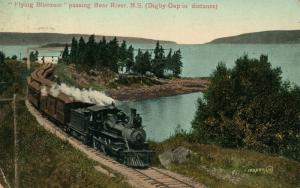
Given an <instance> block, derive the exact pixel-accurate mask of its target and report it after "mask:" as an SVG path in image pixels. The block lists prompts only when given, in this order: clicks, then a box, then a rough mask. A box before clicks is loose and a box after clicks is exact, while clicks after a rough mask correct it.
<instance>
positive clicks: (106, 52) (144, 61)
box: [31, 35, 182, 77]
mask: <svg viewBox="0 0 300 188" xmlns="http://www.w3.org/2000/svg"><path fill="white" fill-rule="evenodd" d="M32 55H33V54H32ZM31 59H34V57H32V58H31ZM181 59H182V56H181V52H180V50H178V51H176V52H174V53H173V54H172V50H170V52H169V54H168V56H167V57H165V54H164V49H163V47H162V46H161V45H160V44H159V42H157V43H156V48H155V50H154V58H153V59H152V54H151V53H150V52H149V51H148V50H147V51H146V52H144V53H143V52H142V51H141V50H140V51H139V52H138V54H137V56H136V57H135V58H134V48H133V47H132V45H130V46H129V47H127V43H126V41H122V43H121V45H119V42H118V40H117V38H116V37H114V38H113V39H112V40H111V41H109V42H107V41H106V38H105V37H103V38H102V40H100V41H99V42H98V43H97V42H96V41H95V36H94V35H91V36H90V37H89V39H88V42H87V43H86V42H85V41H84V39H83V38H82V37H81V38H80V39H79V42H77V40H76V39H75V38H74V37H73V39H72V43H71V49H70V53H69V49H68V45H67V44H66V46H65V49H64V51H63V53H62V58H61V59H60V60H59V62H60V63H61V62H63V63H66V64H69V63H72V64H75V65H76V67H77V68H78V69H80V68H83V69H85V70H91V69H96V70H101V69H105V68H109V69H110V70H112V71H114V72H115V73H118V72H119V70H123V69H124V68H126V72H127V73H137V74H141V75H145V74H146V73H147V72H149V73H152V74H154V75H155V76H157V77H165V76H166V72H167V71H170V72H172V75H173V76H176V77H178V76H179V75H180V74H181V69H182V62H181ZM134 60H135V61H134Z"/></svg>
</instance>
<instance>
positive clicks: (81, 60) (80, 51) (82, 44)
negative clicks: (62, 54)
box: [78, 37, 86, 65]
mask: <svg viewBox="0 0 300 188" xmlns="http://www.w3.org/2000/svg"><path fill="white" fill-rule="evenodd" d="M85 48H86V44H85V41H84V39H83V38H82V37H80V39H79V44H78V63H79V64H81V65H82V64H83V63H84V56H85Z"/></svg>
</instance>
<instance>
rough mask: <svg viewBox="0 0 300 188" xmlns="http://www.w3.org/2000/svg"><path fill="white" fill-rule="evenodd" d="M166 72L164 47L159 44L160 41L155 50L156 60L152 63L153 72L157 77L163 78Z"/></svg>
mask: <svg viewBox="0 0 300 188" xmlns="http://www.w3.org/2000/svg"><path fill="white" fill-rule="evenodd" d="M164 71H165V56H164V50H163V48H162V46H161V45H160V44H159V41H157V43H156V47H155V49H154V59H153V61H152V72H153V73H154V74H155V75H156V76H157V77H160V78H161V77H163V76H164Z"/></svg>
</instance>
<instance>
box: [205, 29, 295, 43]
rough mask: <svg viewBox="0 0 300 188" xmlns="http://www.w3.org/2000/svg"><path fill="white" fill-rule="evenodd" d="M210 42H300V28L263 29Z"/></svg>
mask: <svg viewBox="0 0 300 188" xmlns="http://www.w3.org/2000/svg"><path fill="white" fill-rule="evenodd" d="M209 43H210V44H293V43H300V30H291V31H283V30H282V31H262V32H255V33H246V34H241V35H236V36H231V37H223V38H218V39H215V40H213V41H211V42H209Z"/></svg>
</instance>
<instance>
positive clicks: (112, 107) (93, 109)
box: [87, 105, 115, 112]
mask: <svg viewBox="0 0 300 188" xmlns="http://www.w3.org/2000/svg"><path fill="white" fill-rule="evenodd" d="M114 108H115V107H114V106H113V105H105V106H100V105H93V106H90V107H88V108H87V109H89V110H90V111H93V112H97V111H100V110H106V109H114Z"/></svg>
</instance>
